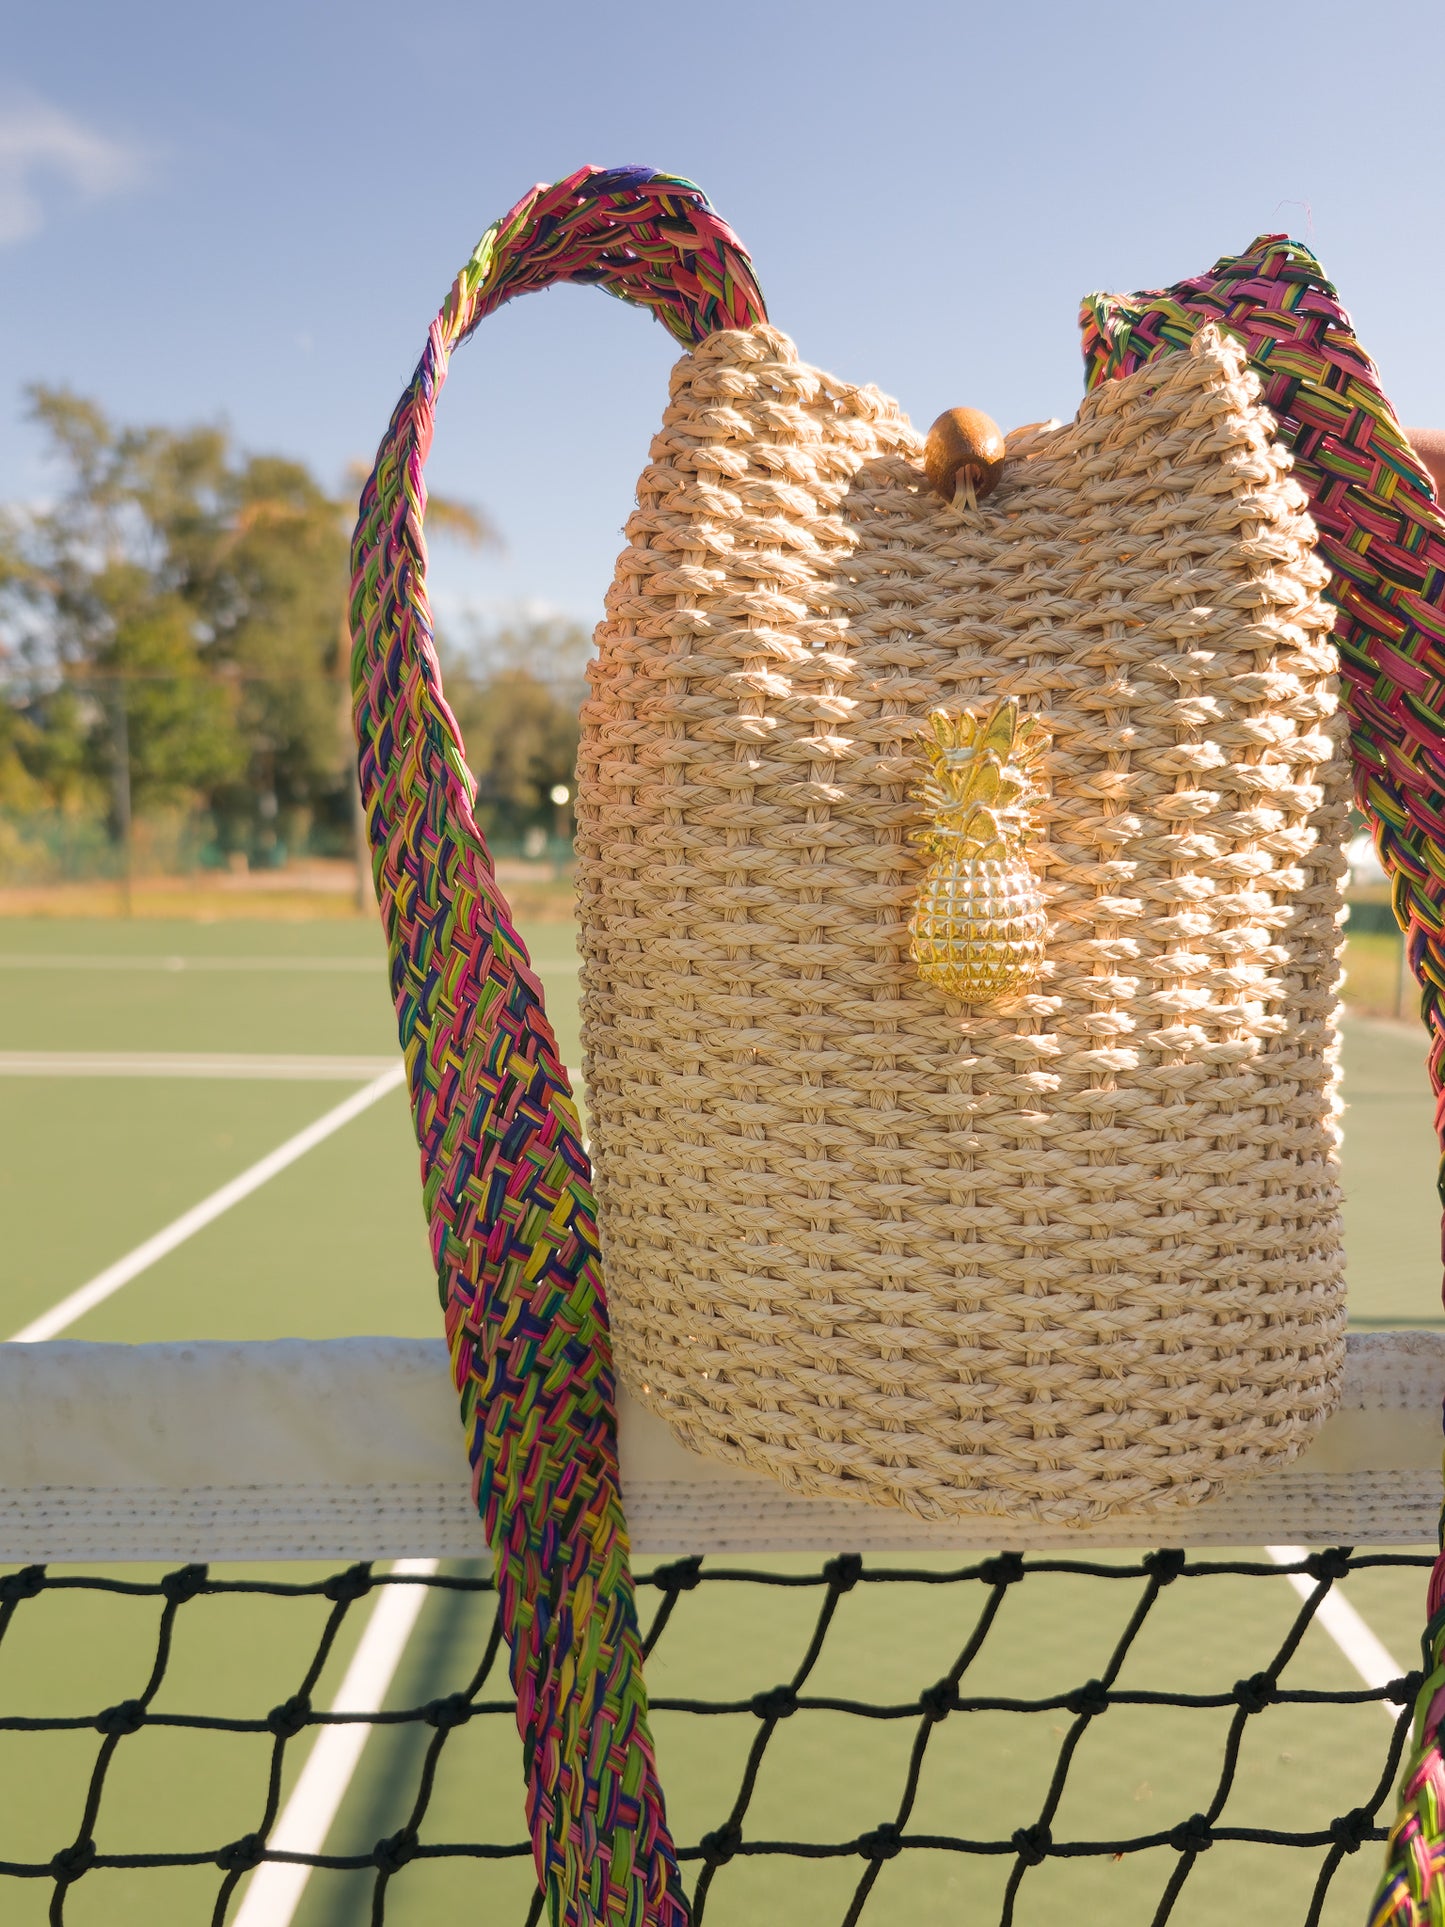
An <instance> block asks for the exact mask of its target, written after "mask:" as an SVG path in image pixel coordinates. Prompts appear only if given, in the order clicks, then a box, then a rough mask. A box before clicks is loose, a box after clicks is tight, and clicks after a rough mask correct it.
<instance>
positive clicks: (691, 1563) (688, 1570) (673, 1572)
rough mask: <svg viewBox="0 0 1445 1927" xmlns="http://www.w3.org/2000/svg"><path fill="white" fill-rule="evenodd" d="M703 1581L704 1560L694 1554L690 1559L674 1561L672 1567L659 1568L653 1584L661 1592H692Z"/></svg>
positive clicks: (654, 1574)
mask: <svg viewBox="0 0 1445 1927" xmlns="http://www.w3.org/2000/svg"><path fill="white" fill-rule="evenodd" d="M701 1579H702V1558H701V1555H700V1554H698V1553H694V1554H693V1555H692V1556H691V1558H688V1559H674V1560H673V1562H672V1564H671V1565H670V1566H659V1567H658V1568H657V1570H656V1572H654V1573H653V1575H652V1583H653V1585H654V1586H656V1587H657V1589H658V1591H659V1592H691V1591H692V1589H693V1587H694V1586H696V1585H697V1584H698V1583H699V1582H700V1580H701Z"/></svg>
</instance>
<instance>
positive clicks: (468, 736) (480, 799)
mask: <svg viewBox="0 0 1445 1927" xmlns="http://www.w3.org/2000/svg"><path fill="white" fill-rule="evenodd" d="M590 651H591V642H590V639H589V637H588V635H587V632H586V630H585V629H583V628H582V627H581V626H580V625H579V624H577V623H572V622H566V621H562V620H559V619H557V618H555V617H554V618H548V619H541V620H537V619H533V620H525V619H523V620H518V621H515V622H512V623H509V624H507V625H505V626H504V627H502V628H499V629H494V630H478V631H474V632H473V634H472V636H471V638H470V640H469V643H468V646H467V647H466V648H465V649H447V650H445V651H444V661H443V673H444V675H445V679H446V690H447V700H448V701H449V702H450V704H451V707H452V711H453V714H454V715H455V716H456V719H457V723H458V725H459V727H460V729H461V732H462V740H463V742H464V744H465V745H466V753H467V763H468V766H469V767H470V769H471V771H472V774H473V776H474V778H475V780H476V785H477V818H478V821H479V822H480V824H481V826H482V828H483V830H484V831H485V832H486V833H487V834H488V835H489V836H494V837H496V838H498V839H499V840H503V841H512V840H515V839H517V838H521V837H524V836H525V835H526V833H527V831H528V830H531V829H544V830H546V831H548V832H549V833H555V832H556V831H558V830H562V831H564V832H566V833H570V827H571V810H570V806H569V805H563V806H561V807H560V808H559V806H558V805H556V804H554V803H553V802H552V800H551V792H552V790H553V788H554V787H555V786H557V785H561V786H562V787H563V788H565V789H566V790H567V791H568V792H569V797H570V792H571V791H572V789H573V787H574V784H575V782H576V770H577V737H578V721H577V712H578V708H579V705H580V703H581V699H582V694H583V691H584V689H585V682H584V677H583V671H584V669H585V667H586V663H587V658H588V655H589V654H590Z"/></svg>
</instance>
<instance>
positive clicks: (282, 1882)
mask: <svg viewBox="0 0 1445 1927" xmlns="http://www.w3.org/2000/svg"><path fill="white" fill-rule="evenodd" d="M436 1569H437V1562H436V1560H435V1559H398V1560H397V1561H396V1563H395V1564H394V1565H393V1566H392V1567H391V1570H392V1572H394V1573H404V1574H416V1575H417V1576H419V1577H427V1576H429V1575H430V1574H431V1573H434V1572H435V1571H436ZM426 1594H427V1588H426V1587H425V1586H385V1587H383V1588H382V1592H381V1597H380V1598H379V1599H378V1600H377V1602H376V1604H375V1606H373V1608H372V1611H371V1617H370V1619H368V1620H367V1622H366V1631H365V1632H364V1633H363V1634H362V1635H361V1643H360V1644H359V1645H358V1647H357V1649H356V1652H355V1654H354V1655H353V1656H352V1661H351V1664H350V1665H349V1666H348V1667H347V1669H346V1677H345V1678H344V1679H343V1680H342V1682H341V1685H340V1686H339V1687H338V1688H337V1693H336V1698H335V1699H334V1700H333V1701H332V1703H331V1710H332V1712H333V1713H377V1712H380V1710H381V1707H382V1704H383V1702H384V1701H385V1699H386V1695H387V1692H388V1690H389V1688H390V1686H391V1682H392V1679H393V1678H394V1677H395V1674H396V1669H397V1667H398V1666H399V1665H400V1663H401V1656H402V1654H403V1653H404V1652H405V1651H406V1644H407V1641H408V1640H409V1639H410V1638H411V1635H412V1629H413V1628H414V1627H415V1625H416V1622H417V1617H418V1615H419V1614H420V1612H421V1609H422V1607H423V1605H424V1604H425V1603H426ZM371 1732H372V1729H371V1726H370V1725H369V1724H367V1723H365V1722H363V1721H357V1722H356V1724H355V1725H353V1726H323V1727H322V1728H321V1730H320V1732H319V1733H318V1734H317V1736H316V1740H315V1743H314V1745H313V1746H312V1748H311V1752H310V1754H309V1755H308V1756H307V1760H306V1764H305V1766H303V1767H302V1769H301V1776H300V1778H299V1779H298V1780H297V1782H296V1784H295V1786H294V1787H293V1788H292V1789H291V1798H290V1799H289V1800H288V1801H287V1802H286V1805H285V1806H284V1807H283V1808H282V1811H281V1817H280V1819H279V1820H278V1821H277V1822H276V1825H275V1827H274V1828H273V1829H272V1832H271V1836H270V1839H269V1841H268V1842H267V1844H268V1846H270V1847H273V1848H275V1849H276V1850H277V1851H278V1852H281V1853H320V1852H321V1850H322V1848H323V1847H324V1846H325V1845H326V1836H327V1834H328V1833H329V1832H330V1831H331V1824H332V1822H333V1821H334V1820H335V1818H336V1815H337V1811H338V1809H339V1808H340V1806H341V1802H342V1800H343V1799H344V1798H345V1796H346V1789H347V1787H348V1786H350V1784H351V1776H352V1775H353V1774H354V1773H355V1771H356V1767H357V1763H358V1761H359V1760H360V1758H361V1754H362V1749H363V1748H364V1747H365V1745H366V1742H367V1741H368V1739H370V1737H371ZM311 1873H312V1869H311V1868H310V1867H307V1866H302V1865H298V1864H297V1863H296V1862H295V1861H291V1860H268V1861H265V1862H263V1863H262V1865H261V1866H259V1867H258V1868H257V1869H256V1871H255V1872H254V1873H253V1874H252V1876H251V1884H250V1886H249V1887H247V1889H246V1895H245V1899H244V1900H243V1901H242V1903H241V1907H240V1911H239V1912H238V1913H237V1914H236V1915H235V1917H234V1919H233V1921H232V1923H231V1927H290V1921H291V1918H292V1916H293V1915H294V1914H295V1912H296V1909H297V1907H298V1906H299V1904H300V1901H301V1896H302V1894H303V1893H304V1892H305V1891H306V1883H307V1881H308V1880H309V1879H310V1878H311Z"/></svg>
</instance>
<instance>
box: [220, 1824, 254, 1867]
mask: <svg viewBox="0 0 1445 1927" xmlns="http://www.w3.org/2000/svg"><path fill="white" fill-rule="evenodd" d="M265 1857H266V1843H265V1841H264V1840H263V1839H262V1838H261V1836H260V1834H259V1833H243V1834H242V1835H241V1838H240V1839H239V1840H233V1841H232V1842H231V1844H230V1845H229V1846H228V1847H222V1849H221V1851H220V1852H219V1853H218V1854H217V1855H216V1865H217V1866H218V1867H219V1868H220V1869H221V1870H222V1872H223V1873H249V1872H250V1871H251V1869H252V1868H253V1867H259V1866H260V1864H261V1862H262V1861H263V1860H264V1859H265Z"/></svg>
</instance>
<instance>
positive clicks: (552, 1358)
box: [351, 167, 766, 1927]
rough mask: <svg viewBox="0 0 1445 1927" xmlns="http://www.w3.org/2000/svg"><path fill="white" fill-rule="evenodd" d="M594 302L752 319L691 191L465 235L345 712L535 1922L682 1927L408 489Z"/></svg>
mask: <svg viewBox="0 0 1445 1927" xmlns="http://www.w3.org/2000/svg"><path fill="white" fill-rule="evenodd" d="M562 281H582V282H592V283H596V284H597V285H598V286H600V287H602V288H605V289H606V290H607V292H608V293H609V294H614V295H617V296H619V297H620V298H621V299H623V300H625V301H631V302H635V303H636V304H638V305H639V306H641V307H646V308H650V309H652V311H653V313H654V314H655V315H656V316H657V317H658V319H659V320H660V321H661V322H662V323H663V325H664V326H665V327H666V328H667V329H668V330H669V331H670V332H671V333H672V334H673V335H675V336H676V337H677V338H678V339H679V340H680V341H683V342H685V343H689V344H691V343H693V342H697V341H700V340H702V339H703V337H704V336H706V335H708V334H709V333H711V332H713V331H714V330H716V329H719V328H732V327H748V326H750V325H752V324H753V323H754V322H757V321H761V320H763V319H765V318H766V316H765V311H764V308H763V302H762V296H761V295H760V294H759V292H758V289H757V284H756V283H755V281H754V280H753V277H752V269H751V267H750V265H749V262H748V259H747V256H746V255H745V254H744V253H743V250H742V247H741V245H740V243H739V242H738V241H737V239H736V237H735V236H734V235H733V233H732V232H731V230H730V229H729V228H728V227H727V226H726V225H725V223H724V222H722V221H721V220H720V219H719V218H718V216H717V215H716V214H715V213H714V212H713V211H712V209H711V208H710V207H709V206H708V203H707V201H706V199H705V198H704V196H703V195H702V193H701V192H700V191H699V189H697V188H696V187H694V186H693V185H692V183H691V182H689V181H685V180H681V179H679V178H677V177H676V176H673V175H669V174H656V173H653V172H652V171H651V170H649V169H647V168H636V167H631V168H614V169H607V170H604V169H601V168H592V167H588V168H582V169H580V170H579V171H578V172H577V173H576V174H573V175H570V176H569V177H568V179H566V180H565V181H559V182H558V183H557V184H556V185H555V186H553V187H537V188H534V189H533V190H532V192H531V193H530V194H528V195H527V196H526V197H525V198H524V199H523V200H521V201H519V202H518V204H517V206H516V207H515V208H513V210H512V211H511V213H510V214H508V215H506V216H505V217H504V218H503V219H502V220H501V221H499V222H497V223H496V225H495V226H493V227H490V228H488V230H487V232H486V233H485V234H484V235H483V236H482V239H481V241H480V242H479V244H478V246H477V248H476V251H475V252H474V254H473V255H472V258H471V260H470V261H468V263H467V265H466V266H465V267H464V268H463V269H462V271H461V273H460V274H459V275H458V277H457V279H456V282H455V284H454V286H453V287H452V290H451V293H450V294H449V295H448V296H447V299H446V302H445V304H444V305H443V307H442V311H441V313H440V314H439V315H438V316H437V318H436V320H435V321H434V322H433V323H432V326H431V332H430V334H429V336H428V338H427V345H426V350H425V352H424V353H423V355H422V358H421V361H420V363H419V365H418V367H417V370H416V373H415V374H414V375H413V377H412V379H411V382H410V384H409V385H408V387H407V389H406V392H405V393H404V394H403V395H402V397H401V400H400V401H399V402H398V403H397V406H396V411H395V413H394V414H393V415H392V418H391V424H390V426H389V427H388V429H387V432H386V435H385V437H384V439H383V441H382V443H381V447H380V449H379V451H378V453H377V458H376V466H375V468H374V469H373V470H372V473H371V478H370V480H369V481H368V482H367V484H366V487H365V489H364V490H363V492H362V496H361V508H360V516H359V519H358V521H357V525H356V535H355V538H354V541H353V545H352V588H351V636H352V665H351V678H352V691H353V698H354V717H355V725H356V736H357V744H358V752H359V757H358V768H359V773H360V780H361V794H362V801H363V803H364V806H365V810H366V821H367V830H368V835H369V838H370V845H371V853H372V870H373V875H374V878H375V883H376V893H377V900H378V902H379V904H380V906H381V915H382V921H383V923H384V925H385V928H386V937H387V945H388V949H389V952H390V957H391V983H392V991H393V994H394V997H395V1001H396V1014H397V1023H398V1026H399V1028H400V1032H401V1042H402V1047H403V1049H404V1051H405V1053H406V1064H407V1074H408V1079H409V1082H410V1090H411V1105H412V1116H413V1119H414V1122H415V1125H416V1135H417V1142H418V1143H419V1145H420V1147H421V1165H422V1179H423V1196H424V1200H425V1205H426V1213H427V1220H428V1224H429V1226H430V1231H431V1242H432V1254H433V1256H434V1258H435V1260H436V1266H437V1279H438V1285H439V1289H440V1294H441V1299H442V1304H443V1307H444V1310H445V1316H446V1329H447V1338H448V1342H449V1345H450V1349H451V1357H452V1371H453V1376H454V1378H455V1381H456V1386H457V1391H458V1394H459V1395H460V1398H461V1405H462V1416H463V1422H464V1424H465V1426H466V1428H467V1433H468V1445H469V1451H470V1457H471V1462H472V1466H473V1471H474V1477H475V1491H476V1497H477V1504H478V1507H479V1509H480V1511H481V1514H482V1517H483V1519H484V1521H485V1524H486V1532H487V1539H488V1542H489V1544H490V1545H491V1548H492V1552H493V1556H494V1558H495V1560H496V1565H497V1584H498V1595H499V1610H500V1612H501V1615H502V1624H503V1628H504V1631H505V1633H506V1636H507V1640H508V1642H509V1644H510V1647H511V1675H512V1682H513V1685H514V1686H515V1688H516V1693H517V1724H518V1726H519V1728H520V1730H521V1734H522V1739H523V1745H524V1750H525V1765H526V1775H527V1816H528V1822H529V1825H530V1828H531V1833H532V1842H533V1850H534V1853H535V1856H536V1863H537V1873H538V1878H539V1881H540V1883H541V1885H542V1887H543V1889H544V1891H545V1894H546V1897H547V1903H548V1907H549V1911H550V1917H551V1919H552V1920H553V1921H560V1922H564V1923H567V1927H574V1923H575V1927H588V1924H589V1923H592V1922H606V1923H609V1927H610V1924H611V1923H618V1924H619V1927H621V1924H623V1923H625V1927H644V1923H646V1927H681V1924H682V1923H684V1922H685V1921H686V1919H687V1904H686V1901H685V1899H684V1897H683V1893H682V1887H681V1882H680V1880H679V1877H678V1871H677V1864H676V1860H675V1857H674V1854H673V1848H672V1842H671V1840H670V1838H669V1836H668V1831H667V1822H666V1817H665V1814H664V1810H663V1800H662V1792H661V1788H660V1787H659V1784H658V1779H657V1772H656V1766H655V1763H654V1758H653V1750H652V1741H651V1738H650V1735H649V1732H648V1725H647V1699H646V1693H645V1689H644V1687H643V1681H642V1655H641V1647H640V1643H639V1639H638V1631H637V1614H636V1604H635V1600H634V1596H633V1588H632V1576H631V1571H630V1568H629V1564H628V1547H627V1531H626V1525H625V1522H624V1520H623V1514H622V1503H621V1498H620V1495H619V1489H618V1474H617V1429H616V1416H615V1411H614V1384H613V1372H612V1352H611V1344H610V1340H609V1336H608V1325H607V1303H606V1298H605V1295H604V1292H603V1286H602V1274H601V1266H600V1262H599V1258H598V1250H597V1214H596V1206H595V1204H594V1202H593V1195H592V1181H591V1167H590V1165H589V1163H588V1159H587V1153H586V1151H585V1150H584V1149H583V1145H582V1137H581V1132H580V1130H579V1127H578V1121H577V1112H576V1109H575V1106H574V1105H573V1101H572V1094H571V1089H570V1086H569V1084H568V1081H567V1073H566V1071H565V1069H564V1068H563V1066H562V1064H561V1063H560V1062H559V1061H558V1057H557V1045H556V1040H555V1038H554V1036H553V1034H552V1029H551V1026H550V1025H549V1023H548V1021H547V1018H546V1014H545V1012H544V1010H543V1005H542V988H541V985H540V983H539V982H538V980H537V978H536V976H535V975H534V974H533V972H532V969H531V966H530V962H529V960H528V956H527V950H526V946H525V945H524V944H523V942H522V939H521V938H520V937H519V936H518V934H517V932H516V929H515V928H514V926H513V923H512V919H511V913H510V911H509V910H508V907H507V904H506V901H505V899H504V898H503V896H502V894H501V892H500V891H499V890H498V888H497V885H496V880H495V877H494V875H493V870H492V862H491V857H490V855H489V854H488V851H487V847H486V844H485V842H484V840H483V838H482V835H481V832H480V831H479V830H478V828H477V824H476V818H475V816H474V814H473V802H474V797H475V792H474V788H473V784H472V779H471V777H470V775H469V773H468V771H467V767H466V763H465V761H464V760H463V753H462V744H461V738H460V735H459V733H458V730H457V726H456V721H455V719H454V718H453V716H452V713H451V711H450V710H449V709H448V707H447V704H446V700H445V698H444V697H443V694H442V688H441V677H440V671H439V669H438V665H437V657H436V650H435V646H434V639H433V627H432V615H431V608H430V604H429V602H428V599H427V589H426V541H425V538H424V535H423V532H422V521H423V516H424V513H425V509H426V487H425V484H424V482H423V480H422V467H423V464H424V462H425V461H426V457H427V451H428V449H429V448H430V446H431V439H432V426H433V420H434V416H435V409H436V399H437V395H438V393H439V392H440V390H441V386H442V383H443V382H444V380H445V379H446V371H447V363H448V359H449V357H450V355H451V351H452V349H453V348H454V347H456V345H457V344H458V342H461V341H464V340H465V339H466V337H467V336H468V335H469V334H470V333H471V331H472V329H473V328H475V327H476V325H477V323H478V322H479V321H480V320H481V319H482V317H483V316H484V315H487V314H490V313H491V311H492V310H493V309H494V308H497V307H499V306H500V305H501V304H502V302H504V301H507V300H510V299H511V297H512V296H513V295H517V294H523V293H525V292H527V291H528V290H529V289H533V288H544V287H549V286H551V285H552V284H553V283H555V282H562Z"/></svg>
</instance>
